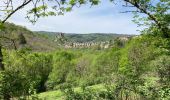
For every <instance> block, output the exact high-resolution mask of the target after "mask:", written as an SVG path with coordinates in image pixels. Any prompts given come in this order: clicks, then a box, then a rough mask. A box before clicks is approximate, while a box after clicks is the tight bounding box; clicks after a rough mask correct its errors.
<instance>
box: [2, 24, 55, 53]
mask: <svg viewBox="0 0 170 100" xmlns="http://www.w3.org/2000/svg"><path fill="white" fill-rule="evenodd" d="M4 27H5V30H3V31H1V32H0V38H1V44H3V45H5V47H7V48H10V49H14V48H17V49H19V48H21V47H22V46H25V47H27V48H29V49H32V50H33V51H51V50H55V49H56V48H57V46H56V43H54V42H53V41H52V40H50V39H48V38H47V37H44V36H43V35H39V34H36V33H34V32H32V31H30V30H28V29H27V28H25V27H22V26H18V25H15V24H12V23H6V24H5V25H4ZM22 41H25V42H24V43H22ZM15 46H16V47H15Z"/></svg>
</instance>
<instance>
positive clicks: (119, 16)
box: [8, 0, 141, 34]
mask: <svg viewBox="0 0 170 100" xmlns="http://www.w3.org/2000/svg"><path fill="white" fill-rule="evenodd" d="M18 2H19V1H18ZM16 4H17V2H16ZM121 5H122V3H118V4H116V5H115V4H113V3H110V2H109V0H102V1H101V3H100V4H99V5H98V6H92V7H91V6H90V5H84V6H81V7H80V8H74V9H73V11H71V12H69V13H65V15H64V16H51V17H46V18H40V19H39V20H38V22H36V23H35V25H33V24H32V23H30V22H29V21H28V20H27V19H25V17H26V15H25V14H26V10H28V9H29V8H30V6H29V5H28V6H26V7H25V8H24V9H22V10H20V11H18V12H17V13H16V14H14V15H13V16H12V17H11V18H10V19H9V20H8V21H9V22H12V23H15V24H17V25H22V26H25V27H27V28H28V29H30V30H32V31H51V32H64V33H117V34H139V31H137V30H140V29H141V28H140V27H137V25H136V24H135V23H133V22H132V20H133V14H131V13H120V12H123V11H126V10H128V9H127V8H124V7H122V6H121Z"/></svg>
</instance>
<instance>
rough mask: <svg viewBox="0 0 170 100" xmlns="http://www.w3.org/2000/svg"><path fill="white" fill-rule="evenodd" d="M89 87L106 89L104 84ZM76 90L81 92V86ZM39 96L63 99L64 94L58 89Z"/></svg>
mask: <svg viewBox="0 0 170 100" xmlns="http://www.w3.org/2000/svg"><path fill="white" fill-rule="evenodd" d="M88 88H91V89H94V90H104V85H102V84H99V85H93V86H89V87H88ZM74 90H75V91H76V92H81V88H80V87H77V88H75V89H74ZM38 97H39V98H40V99H42V100H63V98H64V94H63V93H62V92H61V91H60V90H56V91H49V92H44V93H40V94H38Z"/></svg>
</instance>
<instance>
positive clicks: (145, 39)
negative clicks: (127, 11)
mask: <svg viewBox="0 0 170 100" xmlns="http://www.w3.org/2000/svg"><path fill="white" fill-rule="evenodd" d="M26 1H27V0H26ZM40 1H41V0H40ZM61 1H62V0H61ZM64 1H65V0H63V2H62V3H63V4H64ZM69 1H70V2H69V5H72V6H73V5H74V3H75V1H76V3H82V4H84V1H86V0H69ZM111 1H112V0H111ZM125 1H126V2H130V3H131V4H132V5H134V6H137V8H138V9H139V10H142V12H144V13H145V14H147V15H149V17H146V18H144V17H143V16H142V18H139V16H138V15H137V14H136V13H135V14H134V16H135V17H134V22H135V23H136V24H140V23H139V22H140V21H141V20H142V21H144V24H143V25H144V26H147V25H148V26H149V27H148V28H146V29H144V30H142V31H140V35H127V34H126V35H125V34H111V33H109V34H102V33H100V34H99V33H96V34H65V33H55V32H44V31H38V32H35V31H31V30H29V29H27V28H26V27H23V26H18V25H15V24H12V23H9V22H4V23H3V20H2V24H0V29H1V30H0V100H170V13H169V8H170V2H169V0H160V1H159V0H158V2H157V4H156V6H154V7H153V6H151V5H149V2H150V0H137V1H136V0H131V1H134V2H135V3H134V2H131V1H129V0H125ZM142 1H144V2H142ZM89 2H90V3H92V4H94V5H98V0H90V1H89ZM146 2H147V3H146ZM62 3H61V4H62ZM143 5H145V6H146V5H147V6H149V8H146V9H144V8H140V7H143ZM152 7H153V8H152ZM42 9H44V7H42V8H41V7H38V8H37V12H38V14H40V15H39V16H41V15H42V14H41V13H40V12H41V11H42ZM71 9H72V8H70V7H68V8H66V10H68V11H71ZM89 9H90V8H89ZM34 10H35V9H33V10H32V12H30V13H35V12H34ZM147 11H148V12H147ZM160 13H161V14H160ZM48 14H50V15H53V13H52V12H51V13H48ZM42 16H43V15H42ZM0 22H1V21H0ZM129 34H130V33H129ZM76 43H77V44H76ZM83 43H84V44H83ZM68 44H69V47H68ZM74 45H76V46H74Z"/></svg>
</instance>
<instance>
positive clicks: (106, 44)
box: [54, 33, 132, 49]
mask: <svg viewBox="0 0 170 100" xmlns="http://www.w3.org/2000/svg"><path fill="white" fill-rule="evenodd" d="M130 38H132V36H123V37H122V36H121V37H118V39H119V40H121V41H123V42H126V41H128V40H129V39H130ZM54 41H55V42H57V43H58V45H60V46H62V47H64V48H66V49H67V48H92V47H98V48H101V49H107V48H110V47H112V44H113V41H111V40H109V41H101V42H93V41H89V42H72V41H69V40H68V39H67V38H66V37H65V33H57V35H56V36H55V40H54Z"/></svg>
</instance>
